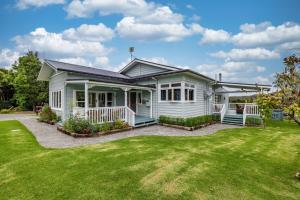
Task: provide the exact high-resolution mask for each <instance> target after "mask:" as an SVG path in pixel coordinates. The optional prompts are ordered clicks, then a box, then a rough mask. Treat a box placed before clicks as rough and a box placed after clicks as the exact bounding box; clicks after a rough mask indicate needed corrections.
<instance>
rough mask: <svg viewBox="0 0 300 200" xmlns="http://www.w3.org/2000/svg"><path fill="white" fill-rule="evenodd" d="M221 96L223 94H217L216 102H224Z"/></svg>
mask: <svg viewBox="0 0 300 200" xmlns="http://www.w3.org/2000/svg"><path fill="white" fill-rule="evenodd" d="M221 98H222V95H215V103H221V102H222V100H221Z"/></svg>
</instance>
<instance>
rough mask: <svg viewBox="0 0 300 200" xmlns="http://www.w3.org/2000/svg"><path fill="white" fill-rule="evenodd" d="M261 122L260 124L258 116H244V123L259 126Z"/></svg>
mask: <svg viewBox="0 0 300 200" xmlns="http://www.w3.org/2000/svg"><path fill="white" fill-rule="evenodd" d="M261 124H262V120H261V119H260V118H258V117H251V116H247V118H246V125H250V126H259V125H261Z"/></svg>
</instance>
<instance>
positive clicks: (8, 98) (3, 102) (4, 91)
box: [0, 68, 14, 110]
mask: <svg viewBox="0 0 300 200" xmlns="http://www.w3.org/2000/svg"><path fill="white" fill-rule="evenodd" d="M12 80H13V76H12V73H11V71H9V70H6V69H2V68H1V69H0V110H1V109H3V108H9V107H11V106H14V101H13V99H12V98H13V96H14V87H13V85H12Z"/></svg>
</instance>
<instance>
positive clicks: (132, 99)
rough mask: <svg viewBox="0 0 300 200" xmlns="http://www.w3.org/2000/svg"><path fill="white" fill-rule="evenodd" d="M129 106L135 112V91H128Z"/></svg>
mask: <svg viewBox="0 0 300 200" xmlns="http://www.w3.org/2000/svg"><path fill="white" fill-rule="evenodd" d="M129 107H130V109H131V110H133V111H134V112H136V92H130V98H129Z"/></svg>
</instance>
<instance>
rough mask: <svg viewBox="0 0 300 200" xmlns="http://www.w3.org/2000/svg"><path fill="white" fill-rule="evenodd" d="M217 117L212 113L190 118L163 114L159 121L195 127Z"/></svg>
mask: <svg viewBox="0 0 300 200" xmlns="http://www.w3.org/2000/svg"><path fill="white" fill-rule="evenodd" d="M215 119H217V117H213V116H212V115H203V116H198V117H190V118H180V117H170V116H165V115H161V116H160V117H159V122H160V123H165V124H173V125H179V126H187V127H193V126H199V125H203V124H207V123H211V122H212V121H215Z"/></svg>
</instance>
